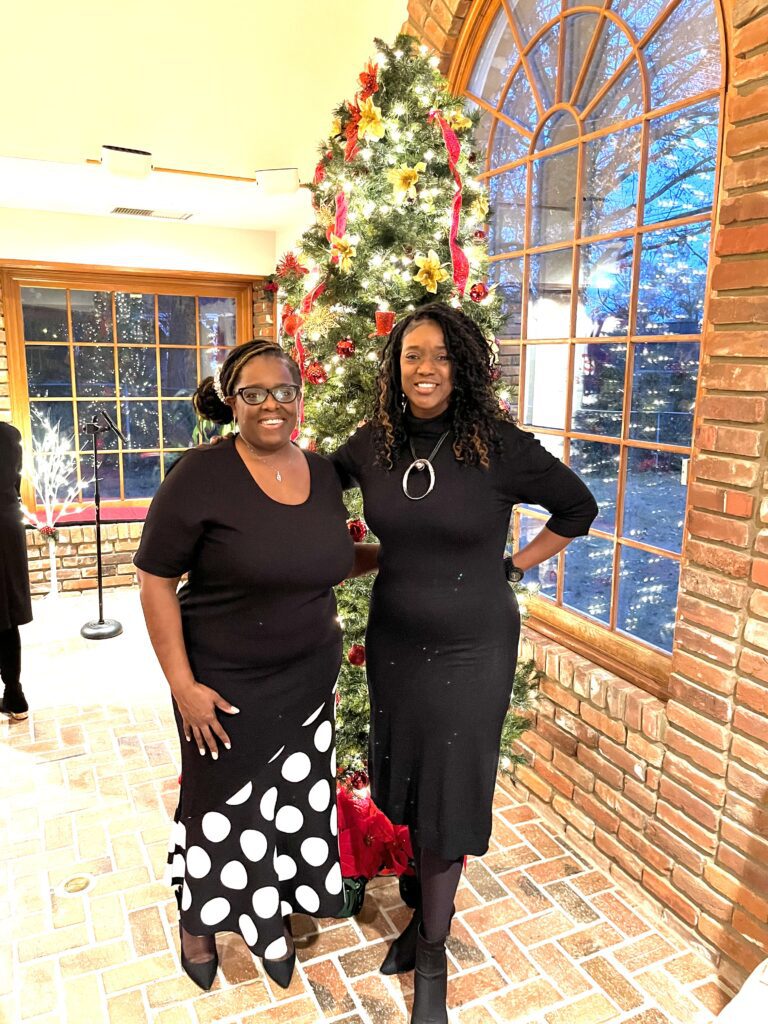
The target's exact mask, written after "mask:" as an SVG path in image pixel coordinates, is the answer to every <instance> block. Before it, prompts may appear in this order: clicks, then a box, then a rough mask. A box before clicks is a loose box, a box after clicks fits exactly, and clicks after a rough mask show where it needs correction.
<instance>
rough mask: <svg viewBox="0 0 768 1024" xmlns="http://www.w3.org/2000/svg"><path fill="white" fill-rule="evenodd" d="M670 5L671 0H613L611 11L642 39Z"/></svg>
mask: <svg viewBox="0 0 768 1024" xmlns="http://www.w3.org/2000/svg"><path fill="white" fill-rule="evenodd" d="M668 3H669V0H613V2H612V3H611V10H612V11H614V12H615V13H616V14H618V15H619V17H620V18H622V19H623V20H624V21H626V22H627V24H628V25H629V27H630V28H631V29H632V31H633V32H634V33H635V35H636V36H637V37H638V39H640V38H642V36H643V35H644V34H645V32H646V31H647V29H648V28H649V27H650V26H651V25H652V24H653V21H654V18H656V17H657V15H658V14H659V12H660V11H661V10H662V8H664V7H666V6H667V4H668Z"/></svg>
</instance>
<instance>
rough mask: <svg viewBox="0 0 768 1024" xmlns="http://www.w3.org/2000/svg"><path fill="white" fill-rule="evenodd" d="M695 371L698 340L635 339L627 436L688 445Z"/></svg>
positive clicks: (697, 362) (638, 439)
mask: <svg viewBox="0 0 768 1024" xmlns="http://www.w3.org/2000/svg"><path fill="white" fill-rule="evenodd" d="M698 375H699V343H698V342H696V341H672V342H657V343H655V344H654V343H653V342H651V343H645V342H643V343H637V344H636V345H635V355H634V364H633V370H632V411H631V414H630V423H629V436H630V437H631V438H632V439H633V440H637V441H647V442H648V443H649V444H652V443H653V442H659V443H660V444H679V445H689V444H690V443H691V433H692V431H693V409H694V405H695V402H696V381H697V378H698Z"/></svg>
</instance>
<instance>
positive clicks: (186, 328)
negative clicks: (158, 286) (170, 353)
mask: <svg viewBox="0 0 768 1024" xmlns="http://www.w3.org/2000/svg"><path fill="white" fill-rule="evenodd" d="M157 319H158V323H159V325H160V343H161V344H165V345H194V344H196V341H197V332H196V331H195V299H194V296H192V295H158V297H157Z"/></svg>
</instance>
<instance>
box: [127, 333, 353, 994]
mask: <svg viewBox="0 0 768 1024" xmlns="http://www.w3.org/2000/svg"><path fill="white" fill-rule="evenodd" d="M300 384H301V378H300V375H299V370H298V367H297V366H296V364H295V363H294V362H293V361H292V360H290V359H289V358H288V356H287V355H286V354H285V353H284V352H283V351H282V350H281V349H280V348H279V347H277V346H275V345H273V344H269V343H265V342H248V343H247V344H246V345H241V346H239V347H238V348H235V349H233V350H232V352H231V353H230V355H229V356H228V358H227V359H226V360H225V362H224V364H223V366H222V367H221V371H220V373H219V374H218V375H217V377H216V378H215V379H212V378H210V377H209V378H208V379H207V380H206V381H204V382H203V384H201V385H200V387H199V388H198V390H197V392H196V394H195V398H194V401H195V405H196V408H197V410H198V412H199V413H200V414H201V415H202V416H204V417H205V418H207V419H210V420H214V421H215V422H219V423H225V422H229V421H231V420H232V419H233V418H234V419H235V420H236V422H237V425H238V430H239V432H238V433H237V435H236V436H235V438H234V439H232V438H230V439H228V440H227V441H225V442H222V443H221V444H219V445H216V446H215V447H210V448H205V447H204V448H198V449H193V450H191V451H189V452H188V453H186V454H185V455H184V456H183V458H182V459H181V460H180V461H179V462H178V463H177V464H176V465H175V466H174V468H173V471H172V472H170V473H169V474H168V475H167V476H166V479H165V480H164V481H163V483H162V484H161V486H160V489H159V490H158V492H157V494H156V495H155V498H154V501H153V502H152V505H151V507H150V510H149V513H148V516H147V521H146V524H145V527H144V532H143V536H142V540H141V545H140V547H139V550H138V552H137V554H136V557H135V563H136V566H137V567H138V569H139V578H140V584H141V600H142V606H143V608H144V614H145V618H146V622H147V628H148V631H149V634H150V638H151V640H152V644H153V646H154V649H155V652H156V654H157V657H158V660H159V661H160V664H161V667H162V669H163V671H164V673H165V676H166V678H167V680H168V683H169V685H170V688H171V694H172V696H173V704H174V713H175V717H176V723H177V726H178V730H179V737H180V740H181V750H182V785H181V794H180V800H179V806H178V810H177V813H176V820H175V823H174V828H173V835H172V842H171V850H170V854H169V869H170V871H169V873H170V881H171V883H172V884H173V885H174V886H175V888H176V893H177V898H178V902H179V910H180V928H181V951H182V964H183V966H184V969H185V970H186V972H187V973H188V974H189V976H190V977H191V978H193V980H194V981H196V982H197V984H198V985H200V986H201V987H202V988H206V989H207V988H210V986H211V985H212V984H213V980H214V978H215V975H216V969H217V965H218V960H217V955H216V946H215V936H216V933H217V932H218V931H229V932H239V933H240V935H242V937H243V939H244V940H245V942H246V943H247V945H248V946H249V948H250V949H251V951H252V952H253V953H254V954H255V955H257V956H260V957H262V958H263V960H264V966H265V969H266V970H267V971H268V973H269V974H270V976H271V977H273V978H274V979H275V980H276V981H277V982H278V983H279V984H281V985H283V986H284V987H287V986H288V984H289V983H290V979H291V975H292V972H293V966H294V961H295V951H294V948H293V941H292V937H291V929H290V915H291V914H292V913H294V912H304V913H308V914H316V915H318V916H331V915H334V914H336V913H338V911H339V910H340V909H341V905H342V899H343V897H342V877H341V870H340V866H339V857H338V842H337V838H336V836H337V828H336V801H335V771H336V763H335V745H334V740H335V735H334V712H335V690H336V677H337V673H338V669H339V665H340V660H341V631H340V628H339V624H338V620H337V617H336V605H335V600H334V596H333V591H332V589H331V588H332V586H333V585H334V584H336V583H338V582H339V581H340V580H341V579H343V578H344V577H345V576H346V575H348V574H349V573H350V569H351V567H352V564H353V545H352V540H351V538H350V536H349V532H348V530H347V527H346V510H345V508H344V505H343V503H342V499H341V488H340V485H339V482H338V479H337V476H336V473H335V471H334V469H333V467H332V466H331V464H330V463H329V462H327V461H326V460H325V459H324V458H323V457H322V456H319V455H316V454H314V453H311V452H307V453H305V452H302V451H301V450H300V449H299V448H298V447H296V446H294V445H293V444H292V443H291V440H290V438H291V433H292V431H293V430H294V427H295V426H296V421H297V408H298V397H299V394H300ZM362 557H365V554H363V555H362ZM186 572H188V573H189V579H188V581H187V582H186V583H185V584H184V585H183V587H182V588H181V589H180V590H179V592H178V596H177V584H178V582H179V579H180V577H181V576H182V575H183V574H184V573H186Z"/></svg>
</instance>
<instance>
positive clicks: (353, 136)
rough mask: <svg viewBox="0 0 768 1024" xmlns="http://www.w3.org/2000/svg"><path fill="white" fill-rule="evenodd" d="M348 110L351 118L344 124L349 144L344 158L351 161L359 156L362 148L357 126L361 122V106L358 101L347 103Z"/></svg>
mask: <svg viewBox="0 0 768 1024" xmlns="http://www.w3.org/2000/svg"><path fill="white" fill-rule="evenodd" d="M347 110H348V111H349V120H348V121H347V123H346V124H345V125H344V135H345V136H346V139H347V146H346V149H345V150H344V160H345V161H346V163H349V161H350V160H354V159H355V157H356V156H357V151H358V149H359V148H360V147H359V146H358V142H357V126H358V125H359V124H360V107H358V105H357V103H356V102H355V103H347Z"/></svg>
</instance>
